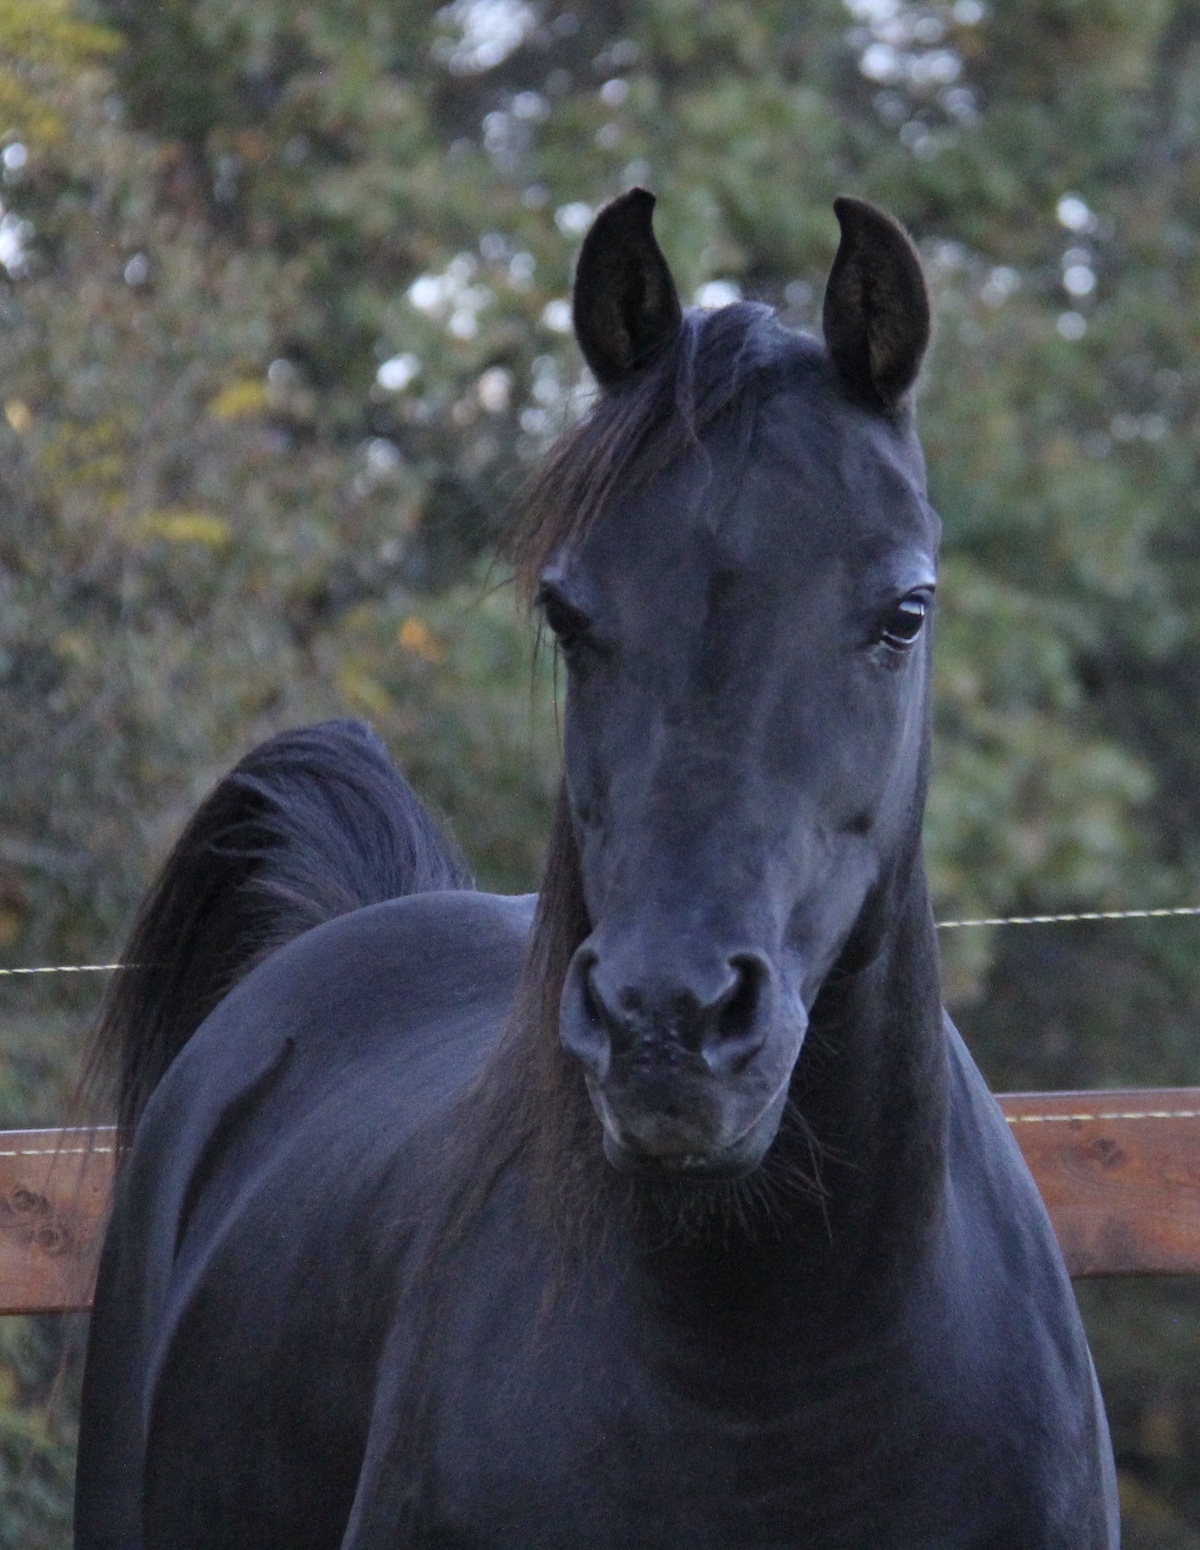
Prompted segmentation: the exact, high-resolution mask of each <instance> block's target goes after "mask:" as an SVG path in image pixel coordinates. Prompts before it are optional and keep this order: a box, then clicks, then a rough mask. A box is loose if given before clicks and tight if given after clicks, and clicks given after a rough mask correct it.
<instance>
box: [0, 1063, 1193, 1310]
mask: <svg viewBox="0 0 1200 1550" xmlns="http://www.w3.org/2000/svg"><path fill="white" fill-rule="evenodd" d="M1000 1106H1001V1108H1002V1109H1003V1110H1004V1113H1005V1116H1006V1118H1007V1119H1008V1122H1009V1124H1010V1125H1011V1126H1012V1127H1013V1134H1014V1135H1015V1136H1016V1138H1017V1141H1018V1142H1019V1143H1020V1146H1021V1150H1022V1151H1023V1152H1024V1154H1025V1159H1026V1161H1027V1162H1028V1163H1029V1166H1030V1168H1031V1169H1032V1171H1033V1176H1034V1178H1035V1179H1036V1180H1037V1183H1038V1188H1039V1189H1040V1190H1041V1192H1042V1197H1043V1199H1044V1200H1045V1202H1046V1205H1047V1207H1048V1208H1049V1211H1050V1217H1051V1220H1052V1221H1053V1223H1054V1230H1055V1232H1056V1233H1057V1234H1058V1240H1059V1242H1060V1243H1061V1244H1062V1249H1063V1254H1064V1255H1065V1257H1066V1261H1067V1267H1068V1269H1069V1270H1070V1272H1071V1274H1072V1275H1073V1276H1114V1275H1197V1274H1200V1087H1175V1088H1149V1089H1147V1088H1135V1089H1130V1090H1120V1091H1119V1090H1113V1091H1105V1092H1085V1093H1010V1094H1006V1095H1004V1096H1002V1097H1001V1098H1000ZM112 1167H113V1136H112V1132H111V1131H109V1130H94V1131H87V1130H9V1131H0V1314H4V1313H51V1312H59V1311H62V1310H64V1309H71V1308H85V1307H87V1305H88V1302H89V1300H90V1296H91V1285H92V1278H93V1275H94V1272H95V1262H96V1255H97V1252H98V1248H99V1244H100V1238H101V1235H102V1233H103V1231H104V1221H105V1217H106V1215H107V1212H108V1200H109V1192H110V1189H111V1186H112Z"/></svg>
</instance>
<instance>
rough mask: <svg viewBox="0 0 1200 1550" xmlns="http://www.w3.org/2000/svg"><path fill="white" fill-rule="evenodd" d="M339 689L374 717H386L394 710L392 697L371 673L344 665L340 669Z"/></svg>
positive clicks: (338, 677) (338, 675)
mask: <svg viewBox="0 0 1200 1550" xmlns="http://www.w3.org/2000/svg"><path fill="white" fill-rule="evenodd" d="M337 684H338V688H339V689H340V690H341V691H342V693H343V694H344V695H345V697H346V698H347V699H348V700H353V701H355V702H356V703H357V704H359V705H361V706H363V708H364V709H365V710H368V711H370V713H371V715H373V716H380V717H383V716H386V715H388V714H389V713H390V711H391V709H392V697H391V695H390V694H389V693H388V692H387V690H386V689H385V688H384V687H383V685H382V684H381V683H379V682H378V681H377V680H376V679H374V678H372V677H371V675H370V673H364V672H363V671H362V670H361V668H357V667H351V666H349V665H346V664H343V666H341V667H339V668H338V674H337Z"/></svg>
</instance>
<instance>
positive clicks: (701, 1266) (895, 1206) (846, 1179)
mask: <svg viewBox="0 0 1200 1550" xmlns="http://www.w3.org/2000/svg"><path fill="white" fill-rule="evenodd" d="M891 895H892V896H891V899H890V900H889V901H888V903H887V904H886V905H885V907H884V910H883V911H882V918H885V919H886V927H885V928H884V930H883V931H882V934H881V935H880V936H879V937H878V939H877V940H876V941H875V942H874V943H873V944H872V949H871V951H870V953H869V961H868V962H866V963H865V964H863V965H861V966H858V967H855V968H853V969H847V968H846V967H844V965H845V963H846V961H847V960H848V959H852V956H853V954H854V953H855V951H856V949H854V948H853V947H852V948H851V949H848V951H847V953H846V954H844V955H843V966H840V967H839V968H838V969H836V970H835V971H834V972H833V974H831V976H830V978H829V981H828V982H827V985H826V987H825V989H823V990H822V992H821V994H820V996H819V997H818V1000H817V1003H816V1005H815V1007H814V1009H813V1014H812V1018H811V1021H810V1027H809V1032H808V1036H807V1039H806V1042H805V1047H804V1050H803V1051H802V1053H801V1057H800V1060H799V1062H798V1063H797V1068H796V1072H795V1075H794V1077H793V1081H792V1102H791V1104H790V1105H789V1114H788V1115H787V1116H786V1117H785V1122H784V1124H783V1126H782V1127H781V1131H780V1134H779V1136H778V1138H777V1140H776V1141H775V1143H774V1145H773V1146H772V1148H771V1151H770V1153H769V1154H768V1157H767V1159H766V1160H765V1162H764V1163H763V1164H762V1165H761V1168H760V1170H759V1174H756V1175H754V1176H752V1179H751V1180H750V1181H748V1184H747V1185H746V1186H745V1188H746V1191H747V1193H746V1200H747V1206H746V1209H745V1210H739V1209H733V1210H731V1211H726V1212H724V1213H721V1212H716V1213H714V1215H713V1217H712V1220H711V1225H710V1227H709V1229H708V1230H707V1231H705V1230H701V1231H699V1232H692V1233H689V1232H687V1231H686V1230H685V1231H683V1232H680V1233H677V1234H675V1235H674V1236H673V1237H672V1236H671V1235H670V1234H667V1235H665V1236H663V1237H661V1238H660V1239H659V1241H658V1243H657V1244H656V1245H655V1246H653V1247H652V1248H651V1249H650V1251H649V1252H643V1253H642V1254H640V1255H637V1256H636V1257H637V1258H638V1260H639V1263H640V1269H641V1272H642V1277H643V1285H644V1288H645V1290H646V1292H647V1294H648V1295H649V1297H650V1299H651V1302H652V1303H653V1304H654V1305H656V1306H657V1307H658V1309H659V1311H660V1313H661V1314H663V1315H664V1316H665V1317H666V1319H667V1321H668V1323H669V1324H670V1325H672V1326H673V1327H674V1329H675V1331H676V1332H677V1333H685V1332H686V1331H687V1329H689V1328H690V1329H691V1330H692V1332H693V1334H695V1335H697V1336H699V1337H700V1338H701V1340H702V1343H703V1344H704V1345H705V1346H707V1345H709V1344H711V1339H712V1337H713V1335H714V1333H716V1334H718V1335H719V1338H720V1340H721V1341H728V1342H731V1349H732V1348H736V1349H738V1350H739V1351H742V1352H744V1353H746V1354H748V1355H749V1356H750V1357H752V1349H748V1348H752V1347H753V1344H754V1331H755V1330H756V1329H757V1330H760V1331H763V1332H764V1338H765V1340H766V1341H767V1344H768V1346H774V1343H775V1342H777V1341H778V1340H782V1341H783V1342H784V1344H785V1345H786V1344H787V1341H788V1338H789V1337H788V1334H787V1332H788V1331H789V1330H790V1331H791V1338H792V1340H793V1343H794V1344H795V1345H796V1346H797V1347H803V1348H810V1347H812V1348H813V1349H815V1350H817V1351H818V1352H819V1351H820V1350H821V1349H822V1346H823V1343H824V1344H831V1343H832V1344H834V1345H835V1344H836V1342H837V1339H838V1336H839V1331H841V1332H842V1333H846V1332H847V1331H853V1330H854V1329H855V1328H856V1327H857V1328H858V1329H859V1330H861V1329H862V1327H863V1324H864V1322H866V1323H867V1324H872V1323H873V1322H875V1321H877V1320H878V1319H879V1317H880V1315H881V1312H882V1311H883V1310H885V1309H887V1308H889V1307H891V1308H897V1307H899V1306H900V1305H901V1304H902V1302H903V1300H904V1298H905V1296H906V1295H907V1293H906V1291H905V1288H906V1287H911V1286H912V1284H913V1283H914V1280H915V1278H916V1275H917V1266H918V1264H919V1263H920V1261H921V1258H922V1256H923V1255H924V1254H926V1253H927V1252H929V1250H930V1249H931V1247H932V1246H933V1245H934V1243H935V1241H936V1233H937V1226H938V1223H939V1222H940V1220H941V1217H942V1203H943V1195H944V1186H945V1149H946V1115H947V1089H948V1072H947V1063H946V1050H945V1035H944V1028H943V1021H942V1016H943V1014H942V1009H941V1001H940V986H939V978H938V961H937V944H936V937H935V934H934V927H933V921H932V916H931V913H930V909H929V903H928V895H927V890H926V885H925V878H924V872H923V868H922V866H921V864H920V858H919V849H918V851H917V853H916V859H915V862H914V864H913V866H912V868H911V869H910V870H908V871H907V873H906V875H905V876H904V877H903V879H902V880H901V883H900V886H899V887H898V888H896V889H893V890H892V891H891ZM859 962H860V964H861V959H860V960H859ZM759 1175H761V1178H760V1177H759ZM813 1182H815V1183H816V1184H817V1185H818V1189H817V1190H813V1189H812V1188H810V1187H808V1186H809V1185H810V1184H811V1183H813ZM643 1242H645V1240H643ZM717 1326H719V1329H718V1328H717ZM847 1338H848V1339H850V1340H851V1341H852V1342H853V1340H854V1339H855V1338H857V1337H856V1336H855V1335H853V1334H852V1333H851V1334H848V1335H847ZM688 1345H690V1341H688V1340H686V1339H685V1347H686V1346H688ZM775 1349H779V1347H778V1346H775Z"/></svg>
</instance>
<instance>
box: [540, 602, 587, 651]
mask: <svg viewBox="0 0 1200 1550" xmlns="http://www.w3.org/2000/svg"><path fill="white" fill-rule="evenodd" d="M537 600H538V604H539V605H540V607H541V610H542V617H543V619H545V621H546V623H547V624H548V625H549V626H550V628H551V630H552V631H553V632H554V634H555V636H556V637H557V638H558V644H559V645H560V646H561V647H562V648H563V650H564V651H567V650H569V649H570V648H571V647H572V646H573V645H574V644H575V643H576V642H577V641H578V640H579V639H580V637H581V636H583V635H585V634H586V633H587V629H588V625H589V623H590V621H589V619H588V617H587V615H586V614H583V613H581V612H580V611H579V609H578V608H573V607H572V606H571V604H570V603H568V602H567V600H566V598H564V597H563V596H562V595H561V594H560V593H558V592H556V591H554V590H553V589H552V588H551V587H547V586H543V587H542V588H541V590H540V591H539V593H538V599H537Z"/></svg>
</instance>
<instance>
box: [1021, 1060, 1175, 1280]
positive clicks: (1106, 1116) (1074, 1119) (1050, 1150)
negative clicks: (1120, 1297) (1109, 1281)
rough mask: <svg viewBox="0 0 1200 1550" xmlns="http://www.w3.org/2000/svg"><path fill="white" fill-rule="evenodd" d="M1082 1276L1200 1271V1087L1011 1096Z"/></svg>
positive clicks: (1067, 1251)
mask: <svg viewBox="0 0 1200 1550" xmlns="http://www.w3.org/2000/svg"><path fill="white" fill-rule="evenodd" d="M1000 1107H1001V1108H1002V1109H1003V1110H1004V1113H1005V1117H1006V1118H1007V1119H1008V1122H1009V1124H1010V1125H1011V1126H1012V1127H1013V1134H1014V1135H1015V1136H1016V1138H1017V1141H1018V1142H1019V1143H1020V1146H1021V1150H1022V1152H1024V1154H1025V1160H1026V1162H1027V1163H1028V1164H1029V1167H1030V1170H1031V1171H1032V1173H1033V1176H1034V1178H1035V1179H1036V1180H1037V1184H1038V1188H1039V1189H1040V1190H1041V1192H1042V1199H1043V1200H1044V1201H1045V1202H1046V1206H1047V1208H1048V1209H1049V1212H1050V1219H1051V1221H1052V1222H1053V1223H1054V1230H1055V1232H1056V1233H1057V1235H1058V1241H1059V1243H1060V1244H1061V1245H1062V1251H1063V1257H1064V1258H1065V1259H1066V1261H1067V1268H1068V1270H1070V1272H1071V1274H1072V1275H1073V1276H1117V1275H1196V1274H1200V1087H1170V1088H1126V1089H1119V1090H1111V1091H1105V1092H1084V1093H1008V1094H1005V1095H1003V1096H1001V1097H1000Z"/></svg>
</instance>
